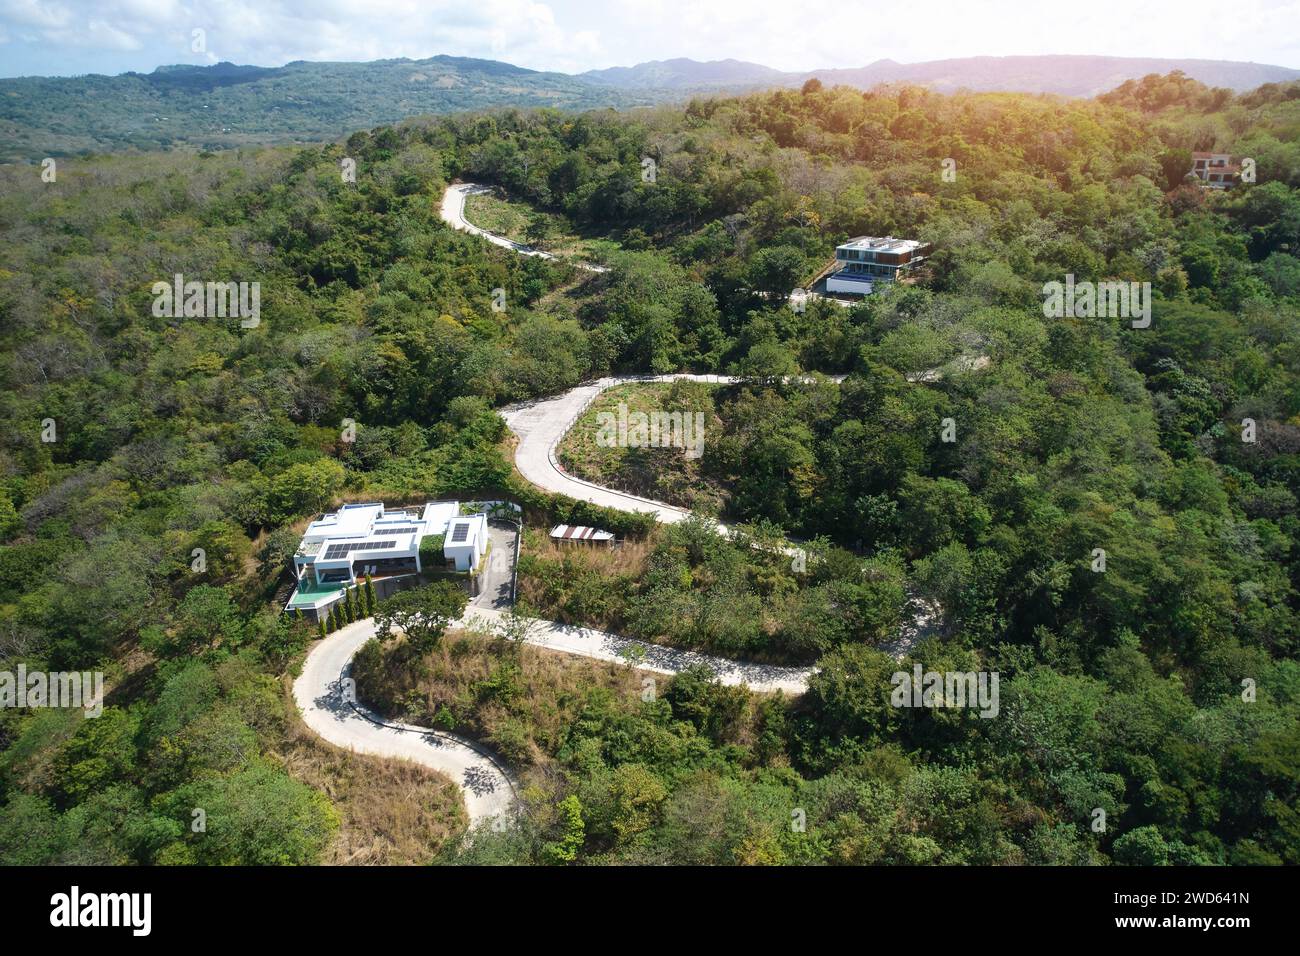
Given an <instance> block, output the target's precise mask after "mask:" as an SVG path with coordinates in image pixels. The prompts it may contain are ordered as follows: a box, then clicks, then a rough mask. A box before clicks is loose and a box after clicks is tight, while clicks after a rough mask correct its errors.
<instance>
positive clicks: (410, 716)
mask: <svg viewBox="0 0 1300 956" xmlns="http://www.w3.org/2000/svg"><path fill="white" fill-rule="evenodd" d="M407 651H408V649H407V648H406V647H404V641H403V640H402V639H401V638H398V639H396V640H395V641H394V642H393V643H392V644H390V645H388V646H386V647H384V648H383V653H382V657H376V656H375V655H373V654H368V653H363V654H359V655H358V656H357V659H356V662H355V663H354V668H353V673H354V675H355V676H356V679H357V693H358V695H359V696H360V697H361V698H362V699H363V700H365V701H366V702H367V703H368V704H369V705H370V706H372V707H374V708H375V709H377V710H379V711H380V712H381V713H383V714H385V715H387V716H390V717H395V718H398V719H401V720H407V721H410V722H412V723H416V724H422V725H425V726H431V727H437V728H441V729H444V730H451V731H454V732H456V733H460V734H465V735H467V736H469V737H473V738H476V739H478V740H481V741H482V742H484V743H486V744H488V745H489V746H491V747H492V748H493V749H495V750H496V751H497V752H499V753H500V754H501V756H502V757H503V758H504V759H505V760H506V761H507V762H508V763H510V764H512V765H514V766H517V767H521V768H526V767H528V766H546V765H547V764H548V763H549V762H550V760H551V758H552V757H553V756H554V755H555V753H556V751H557V750H559V748H560V746H561V744H563V742H564V737H565V733H566V731H567V728H568V727H569V725H570V724H571V723H572V722H573V720H574V718H575V717H576V716H577V714H578V713H579V712H580V711H581V710H582V708H583V706H584V705H585V704H586V702H587V701H588V700H589V699H590V698H591V695H593V694H607V695H609V697H610V698H611V699H612V700H613V701H614V702H615V705H616V706H619V705H620V704H621V705H623V706H626V707H627V708H628V709H629V710H631V709H634V708H636V707H637V706H639V705H640V701H641V690H642V683H641V682H642V678H643V677H644V676H646V675H645V674H644V673H643V672H641V671H638V670H636V669H635V668H632V667H628V666H627V665H625V664H616V663H612V662H607V661H595V660H591V659H589V658H585V657H575V656H573V655H570V654H563V653H559V652H557V651H549V650H546V649H544V648H538V647H532V646H531V645H523V646H514V645H511V644H509V643H507V642H506V641H503V640H501V639H499V638H494V637H491V636H488V635H483V634H479V633H476V632H474V631H452V632H449V633H447V634H446V635H444V637H443V638H442V640H441V642H440V643H439V645H438V646H437V647H436V648H435V649H434V650H433V651H431V652H429V653H428V654H426V655H424V656H423V657H422V658H420V659H418V660H411V659H410V658H409V656H408V653H407ZM659 679H660V680H662V678H659Z"/></svg>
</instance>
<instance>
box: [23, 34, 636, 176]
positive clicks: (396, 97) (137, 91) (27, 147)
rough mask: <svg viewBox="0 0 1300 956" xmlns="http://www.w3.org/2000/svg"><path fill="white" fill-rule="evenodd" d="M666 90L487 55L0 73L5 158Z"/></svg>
mask: <svg viewBox="0 0 1300 956" xmlns="http://www.w3.org/2000/svg"><path fill="white" fill-rule="evenodd" d="M658 98H661V97H660V96H656V94H654V93H653V92H650V91H644V90H618V89H613V88H610V87H604V86H596V85H592V84H590V83H585V82H583V81H582V80H580V79H577V78H576V77H572V76H566V75H564V74H562V73H538V72H537V71H535V70H527V69H523V68H521V67H517V66H512V65H510V64H509V63H500V62H496V61H493V60H476V59H473V58H470V57H454V56H435V57H430V58H429V59H427V60H406V59H394V60H377V61H375V62H372V63H309V62H295V63H289V64H287V65H285V66H282V67H274V68H268V67H257V66H237V65H235V64H233V63H218V64H215V65H214V66H209V67H198V66H186V65H180V66H170V67H159V68H158V69H157V70H154V71H153V72H152V73H124V74H122V75H121V76H101V75H98V74H92V75H89V76H77V77H20V78H15V79H0V139H3V141H4V143H5V144H6V145H5V148H4V149H3V150H0V162H6V163H10V162H15V161H23V160H26V161H29V162H40V161H41V160H42V159H43V158H44V157H47V156H71V155H75V154H78V153H85V152H100V151H106V150H119V151H120V150H126V149H137V150H151V149H159V148H167V147H174V146H182V147H189V148H192V149H220V148H230V147H247V146H252V145H256V144H260V143H287V142H301V141H303V140H334V139H337V138H338V137H339V135H340V134H341V133H347V132H350V131H352V130H354V129H369V128H370V127H372V126H375V125H377V124H379V123H392V122H396V121H398V120H401V119H405V118H407V117H410V116H418V115H420V114H422V113H450V112H453V111H456V110H469V109H485V108H487V107H491V106H505V105H510V106H516V107H518V106H548V107H561V108H568V109H592V108H596V107H602V106H614V107H628V106H635V105H640V104H644V103H650V102H653V101H655V100H656V99H658Z"/></svg>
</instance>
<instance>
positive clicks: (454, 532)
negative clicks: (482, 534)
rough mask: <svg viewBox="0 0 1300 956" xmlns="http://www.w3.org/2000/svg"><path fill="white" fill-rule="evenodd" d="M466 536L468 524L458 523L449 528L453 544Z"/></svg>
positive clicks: (467, 535) (467, 534)
mask: <svg viewBox="0 0 1300 956" xmlns="http://www.w3.org/2000/svg"><path fill="white" fill-rule="evenodd" d="M468 537H469V525H467V524H458V525H456V527H454V528H452V529H451V540H452V543H453V544H455V543H458V542H460V541H464V540H465V539H466V538H468Z"/></svg>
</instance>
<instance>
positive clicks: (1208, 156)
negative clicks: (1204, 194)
mask: <svg viewBox="0 0 1300 956" xmlns="http://www.w3.org/2000/svg"><path fill="white" fill-rule="evenodd" d="M1192 175H1193V176H1195V177H1196V178H1197V179H1199V180H1200V181H1201V182H1203V183H1205V184H1206V185H1207V186H1209V187H1210V188H1211V189H1230V188H1231V187H1232V186H1234V185H1236V184H1237V182H1238V181H1239V180H1240V178H1241V165H1240V164H1239V163H1234V162H1233V161H1232V156H1230V155H1229V154H1228V153H1192Z"/></svg>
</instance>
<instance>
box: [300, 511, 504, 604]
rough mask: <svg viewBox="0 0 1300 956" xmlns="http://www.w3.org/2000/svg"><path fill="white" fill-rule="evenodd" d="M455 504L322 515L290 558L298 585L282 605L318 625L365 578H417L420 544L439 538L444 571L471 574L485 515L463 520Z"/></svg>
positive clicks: (483, 546) (484, 535)
mask: <svg viewBox="0 0 1300 956" xmlns="http://www.w3.org/2000/svg"><path fill="white" fill-rule="evenodd" d="M460 512H461V506H460V502H458V501H431V502H429V503H428V504H426V505H424V507H423V508H404V509H400V510H396V511H389V510H387V509H385V508H384V506H383V505H382V504H380V503H378V502H368V503H364V504H349V505H344V506H343V507H341V508H340V509H339V510H338V511H335V512H332V513H330V514H325V515H321V516H320V517H319V518H317V519H316V520H315V521H313V522H312V523H311V524H310V525H308V526H307V530H306V532H305V533H304V534H303V536H302V542H301V543H300V544H299V545H298V551H297V553H296V554H295V555H294V556H293V570H294V577H295V578H296V579H297V586H296V587H295V588H294V592H293V596H292V597H290V598H289V603H288V604H287V605H286V606H285V610H287V611H301V612H302V613H304V614H306V615H307V616H308V617H310V618H312V619H313V620H319V619H320V618H321V616H322V615H324V614H325V613H327V612H328V611H329V609H330V608H331V607H332V606H333V605H334V603H335V602H337V601H339V600H340V599H341V598H343V596H344V595H345V594H346V592H347V589H348V588H349V587H352V586H353V585H355V584H357V583H358V582H359V581H362V580H364V579H365V576H366V575H367V574H369V575H371V576H372V577H375V578H383V577H398V576H401V575H408V574H419V573H420V572H421V571H423V570H425V569H424V568H423V567H422V566H421V563H420V542H421V541H422V540H423V539H424V538H426V537H429V536H430V535H443V536H444V537H443V559H444V562H445V564H444V567H449V566H454V567H455V569H456V570H457V571H472V570H474V569H475V568H477V567H478V564H479V561H480V560H481V559H482V557H483V553H484V552H485V551H486V550H487V541H488V529H487V515H485V514H482V513H478V514H472V515H465V516H462V515H461V513H460Z"/></svg>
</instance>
